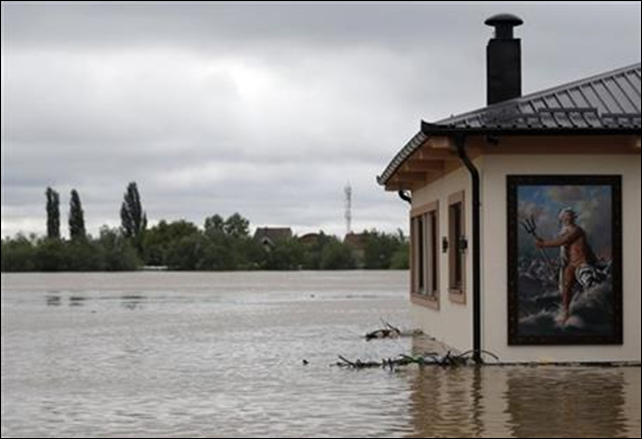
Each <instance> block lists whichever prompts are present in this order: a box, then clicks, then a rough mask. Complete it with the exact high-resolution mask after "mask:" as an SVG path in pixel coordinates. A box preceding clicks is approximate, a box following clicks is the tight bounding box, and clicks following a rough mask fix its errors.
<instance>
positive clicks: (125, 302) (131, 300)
mask: <svg viewBox="0 0 642 439" xmlns="http://www.w3.org/2000/svg"><path fill="white" fill-rule="evenodd" d="M145 299H146V298H145V296H143V295H141V294H127V295H123V296H121V297H120V300H121V305H122V306H123V308H126V309H128V310H130V311H135V310H137V309H142V308H143V305H142V303H143V301H144V300H145Z"/></svg>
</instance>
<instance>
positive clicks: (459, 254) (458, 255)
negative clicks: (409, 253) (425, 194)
mask: <svg viewBox="0 0 642 439" xmlns="http://www.w3.org/2000/svg"><path fill="white" fill-rule="evenodd" d="M454 208H458V209H459V223H458V224H455V220H456V218H454V217H453V216H454V215H453V212H454ZM457 227H458V228H459V230H457ZM457 232H459V234H457ZM457 235H458V236H457ZM462 238H463V239H467V228H466V192H465V191H459V192H456V193H454V194H452V195H451V196H450V197H448V242H449V244H448V263H449V269H448V292H449V294H448V296H449V298H450V301H451V302H453V303H457V304H462V305H465V304H466V301H467V297H466V286H467V282H466V280H467V263H466V262H467V251H466V250H464V249H461V248H460V243H461V240H462ZM458 264H459V265H458ZM458 267H459V269H458ZM458 271H459V273H458ZM457 274H459V275H460V276H461V279H457V277H458V276H457Z"/></svg>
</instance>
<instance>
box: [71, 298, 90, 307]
mask: <svg viewBox="0 0 642 439" xmlns="http://www.w3.org/2000/svg"><path fill="white" fill-rule="evenodd" d="M86 300H87V298H86V297H84V296H70V297H69V306H83V305H84V304H85V301H86Z"/></svg>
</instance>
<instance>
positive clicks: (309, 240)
mask: <svg viewBox="0 0 642 439" xmlns="http://www.w3.org/2000/svg"><path fill="white" fill-rule="evenodd" d="M320 238H321V234H320V233H306V234H305V235H303V236H299V237H298V240H299V242H300V243H301V244H303V245H304V246H306V247H314V246H315V245H318V244H319V239H320Z"/></svg>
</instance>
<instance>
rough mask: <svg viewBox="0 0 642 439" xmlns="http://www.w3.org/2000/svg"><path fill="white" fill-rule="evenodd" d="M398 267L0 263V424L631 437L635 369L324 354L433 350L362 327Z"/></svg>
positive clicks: (393, 294)
mask: <svg viewBox="0 0 642 439" xmlns="http://www.w3.org/2000/svg"><path fill="white" fill-rule="evenodd" d="M406 278H407V276H406V274H405V273H389V272H386V273H377V272H356V273H355V272H351V273H234V274H225V273H212V274H210V273H206V274H202V273H201V274H199V273H193V274H189V275H187V274H175V273H163V274H153V275H152V274H148V273H134V274H131V276H130V277H124V275H122V274H115V275H109V274H91V275H75V274H74V275H69V276H66V275H65V276H53V275H31V274H30V275H28V276H23V277H21V276H5V275H4V274H3V275H2V280H3V287H2V290H1V300H2V319H1V322H0V323H1V325H2V357H1V360H2V368H1V369H2V386H1V391H2V398H1V401H2V425H1V427H2V432H1V436H2V437H87V436H91V437H444V436H446V437H462V436H463V437H514V436H530V437H542V436H543V437H547V436H556V437H557V436H562V437H563V436H595V437H599V436H627V435H628V436H637V437H639V436H640V369H639V368H631V369H588V368H517V367H486V368H481V369H477V368H464V369H441V368H430V367H426V368H424V369H419V368H416V367H409V368H404V369H402V370H399V371H398V372H397V373H390V371H383V370H367V371H350V370H342V369H339V368H335V367H329V364H331V363H333V362H335V361H336V358H337V355H338V354H342V355H344V356H346V357H348V358H361V359H363V360H366V361H368V360H377V361H378V360H380V359H381V358H392V357H396V356H397V355H399V354H400V353H406V352H410V351H413V352H414V353H421V352H433V351H438V350H439V346H436V344H435V343H434V342H433V341H431V340H428V339H427V338H425V337H424V338H418V339H415V340H411V339H408V338H401V339H392V340H377V341H376V342H372V343H366V342H365V341H364V340H363V338H362V336H361V334H365V333H366V332H368V331H369V330H372V329H373V325H377V324H378V322H379V321H380V319H381V318H384V319H385V320H387V321H390V322H391V323H394V324H395V326H401V327H404V328H407V327H408V323H407V322H408V321H409V316H408V304H407V298H406V292H405V290H406ZM34 279H35V280H34ZM123 279H125V280H123ZM26 281H28V282H29V286H28V287H23V288H22V289H19V288H16V283H18V284H19V283H20V282H26ZM36 281H38V282H39V283H38V284H36ZM181 285H182V286H181ZM199 285H201V287H199ZM19 286H20V285H18V287H19ZM125 287H127V288H125ZM101 288H102V289H101ZM310 292H314V296H315V297H314V298H311V297H310ZM43 297H45V298H46V303H45V300H43ZM61 304H62V305H67V304H69V305H70V306H74V307H78V306H81V305H84V306H83V307H81V308H69V309H67V308H65V309H58V308H54V307H57V306H60V305H61ZM133 310H136V311H135V312H133ZM304 358H305V359H306V360H308V362H309V364H308V366H303V365H302V360H303V359H304Z"/></svg>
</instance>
